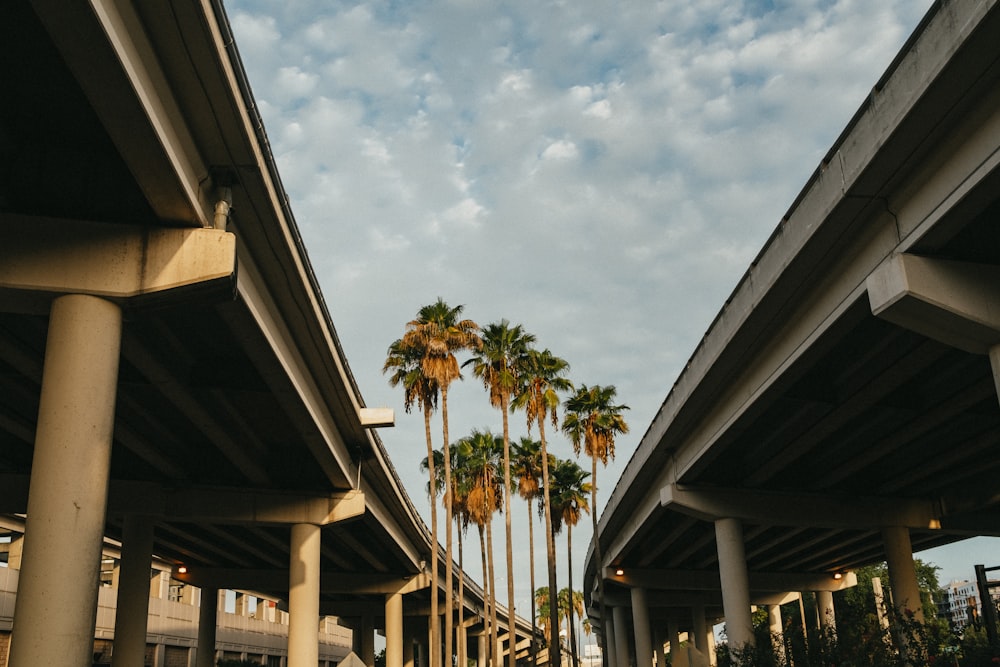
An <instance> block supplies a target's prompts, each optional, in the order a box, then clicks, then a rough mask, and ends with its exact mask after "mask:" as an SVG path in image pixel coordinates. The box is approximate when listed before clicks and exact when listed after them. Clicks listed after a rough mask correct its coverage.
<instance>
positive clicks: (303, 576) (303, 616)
mask: <svg viewBox="0 0 1000 667" xmlns="http://www.w3.org/2000/svg"><path fill="white" fill-rule="evenodd" d="M289 561H290V562H289V572H288V575H289V581H288V667H313V666H314V665H316V664H317V663H318V662H319V635H318V632H317V628H318V627H319V562H320V528H319V526H316V525H313V524H309V523H299V524H295V525H293V526H292V537H291V553H290V555H289Z"/></svg>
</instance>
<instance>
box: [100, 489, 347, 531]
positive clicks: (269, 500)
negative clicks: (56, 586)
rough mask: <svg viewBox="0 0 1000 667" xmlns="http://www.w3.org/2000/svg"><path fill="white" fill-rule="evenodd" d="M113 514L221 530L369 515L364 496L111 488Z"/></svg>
mask: <svg viewBox="0 0 1000 667" xmlns="http://www.w3.org/2000/svg"><path fill="white" fill-rule="evenodd" d="M108 512H109V513H111V514H123V515H125V514H144V515H147V516H152V517H154V518H158V519H166V520H182V521H194V522H208V523H217V524H256V525H285V524H296V523H308V524H313V525H317V526H326V525H329V524H333V523H338V522H340V521H346V520H348V519H354V518H357V517H360V516H362V515H363V514H364V513H365V494H364V493H362V492H361V491H345V492H341V493H330V494H305V493H278V492H268V491H249V490H245V489H228V488H163V487H160V486H158V485H152V484H144V483H130V482H112V484H111V495H110V497H109V501H108Z"/></svg>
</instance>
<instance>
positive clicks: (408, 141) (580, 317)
mask: <svg viewBox="0 0 1000 667" xmlns="http://www.w3.org/2000/svg"><path fill="white" fill-rule="evenodd" d="M923 4H924V5H925V6H917V5H918V3H913V2H911V1H910V0H886V2H878V3H872V2H867V1H864V0H803V1H802V2H796V3H769V2H749V1H748V2H744V3H735V2H731V1H729V0H695V1H692V2H685V3H653V2H634V3H624V4H621V3H620V4H617V5H614V4H609V3H595V2H588V1H579V2H555V1H553V2H537V1H535V0H532V1H530V2H529V1H528V0H515V1H513V2H509V3H485V2H474V1H471V0H469V1H465V0H461V1H460V0H452V1H451V2H446V1H443V0H442V1H438V2H426V3H388V2H374V1H372V2H327V1H326V0H299V1H297V2H293V3H282V4H278V5H275V4H274V3H265V2H262V1H261V0H228V2H227V8H228V11H229V12H230V16H231V21H232V25H233V31H234V33H235V36H236V40H237V44H238V46H239V48H240V51H241V53H242V55H243V58H244V61H245V64H246V68H247V71H248V74H249V78H250V81H251V84H252V86H253V90H254V93H255V96H256V98H257V100H258V102H259V104H260V107H261V109H262V114H263V117H264V121H265V124H266V127H267V131H268V135H269V136H270V137H271V141H272V148H273V150H274V153H275V155H276V156H277V160H278V165H279V169H280V171H281V174H282V179H283V182H284V184H285V187H286V188H287V190H288V192H289V195H290V198H291V201H292V208H293V210H294V212H295V215H296V219H297V221H298V224H299V226H300V227H301V229H302V233H303V236H304V239H305V242H306V247H307V248H308V250H309V254H310V256H311V258H312V261H313V264H314V266H315V269H316V272H317V275H318V277H319V280H320V282H321V284H322V287H323V290H324V293H325V296H326V299H327V302H328V304H329V307H330V310H331V313H332V316H333V320H334V322H335V324H336V326H337V329H338V333H339V336H340V338H341V340H342V342H343V346H344V348H345V350H346V353H347V358H348V362H349V363H350V366H351V368H352V371H353V373H354V375H355V376H356V378H357V380H358V383H359V385H360V388H361V391H362V393H363V395H364V397H365V400H366V401H367V402H368V404H370V405H388V406H393V407H395V408H396V410H397V424H398V425H397V427H396V428H395V429H393V430H392V431H391V432H384V433H383V434H382V435H383V437H384V438H385V439H386V441H387V445H388V447H389V450H390V451H391V452H392V456H393V462H394V463H395V465H396V467H397V468H398V469H399V471H400V474H401V476H402V478H403V481H404V484H405V485H406V488H407V490H408V492H409V493H410V495H411V497H412V498H414V500H415V502H416V504H417V505H418V506H419V507H421V508H423V507H425V499H424V493H423V483H424V482H423V480H422V476H421V475H420V474H419V471H418V470H417V462H418V461H419V457H422V456H423V454H422V453H421V452H422V450H423V448H424V444H423V432H422V422H421V420H420V419H419V416H407V415H405V414H404V412H403V409H402V405H401V396H400V395H399V392H398V391H396V390H394V389H391V388H389V387H388V385H387V384H386V382H385V379H384V378H383V377H382V376H381V374H380V369H381V367H382V362H383V361H384V354H385V350H386V347H387V346H388V344H389V342H391V341H392V340H393V339H394V338H397V337H398V336H399V335H400V334H401V333H402V328H403V324H404V323H405V322H406V321H407V320H409V319H410V318H412V316H413V315H414V314H415V313H416V311H417V309H418V308H419V307H421V306H422V305H424V304H426V303H430V302H432V301H433V300H434V299H436V298H437V297H438V296H441V297H443V298H444V299H445V300H446V301H448V302H449V303H455V304H457V303H462V304H465V305H466V314H467V315H468V316H469V317H471V318H473V319H475V320H477V321H480V322H481V323H486V322H491V321H497V320H499V319H501V318H508V319H510V320H512V321H515V322H520V323H523V324H524V326H525V327H526V328H527V329H528V330H529V331H531V332H533V333H535V334H536V335H537V336H538V339H539V342H540V344H541V345H543V346H545V347H549V348H551V349H552V351H553V352H554V353H556V354H558V355H560V356H563V357H565V358H566V359H567V360H568V361H570V363H571V364H572V369H573V370H572V375H573V378H574V380H575V381H577V382H582V383H586V384H614V385H615V386H616V387H617V388H618V396H619V398H620V399H621V401H622V402H624V403H626V404H629V405H630V406H631V407H632V410H631V411H630V413H629V421H630V423H631V425H632V433H631V434H630V435H629V436H627V437H625V438H623V439H622V440H621V442H619V445H618V447H619V454H618V458H617V460H616V462H615V463H613V464H612V465H611V466H610V467H609V469H608V470H606V471H604V470H602V471H601V473H600V478H599V480H598V481H599V486H600V498H599V502H601V503H603V500H605V499H606V498H607V496H608V495H609V494H610V492H611V489H612V487H613V483H614V480H615V479H617V477H618V474H619V473H620V471H621V469H622V468H623V466H624V464H625V462H627V460H628V457H629V456H630V454H631V452H632V450H633V449H634V447H635V446H636V444H637V443H638V441H639V439H640V438H641V436H642V433H643V432H644V431H645V430H646V427H647V426H648V424H649V423H650V421H651V420H652V417H653V415H654V414H655V412H656V410H657V409H658V408H659V406H660V404H661V402H662V401H663V399H664V397H665V396H666V394H667V392H668V391H669V389H670V387H671V385H672V384H673V381H674V379H675V378H676V377H677V375H678V373H679V372H680V371H681V370H682V369H683V367H684V364H685V362H686V361H687V359H688V357H689V355H690V354H691V353H692V352H693V350H694V348H695V345H696V344H697V342H698V341H699V340H700V338H701V337H702V335H703V334H704V332H705V330H706V328H707V327H708V326H709V324H710V323H711V321H712V319H713V318H714V316H715V314H716V313H717V312H718V310H719V308H720V307H721V305H722V303H723V301H724V300H725V298H726V297H727V296H728V295H729V293H730V292H731V291H732V289H733V287H734V286H735V284H736V282H737V281H738V280H739V278H740V276H741V275H742V274H743V272H744V271H745V270H746V268H747V266H748V264H749V262H750V260H751V259H752V258H753V257H754V255H756V253H757V252H758V250H759V249H760V247H761V245H762V244H763V242H764V241H765V240H766V238H767V237H768V235H769V234H770V232H771V230H772V229H773V228H774V227H775V225H776V224H777V223H778V220H779V219H780V217H781V215H782V214H783V213H784V212H785V210H786V209H787V208H788V206H789V205H790V204H791V202H792V201H793V199H794V198H795V195H796V194H797V192H798V191H799V189H800V188H801V187H802V186H803V184H804V183H805V182H806V179H807V178H808V176H809V174H810V173H811V172H812V170H813V169H814V167H815V166H816V164H817V163H818V161H819V159H820V158H821V156H822V155H823V153H824V152H825V151H826V150H827V149H828V148H829V146H830V144H831V143H832V141H833V140H834V139H835V137H836V136H837V135H838V134H839V132H840V131H841V129H842V128H843V126H844V125H845V123H846V122H847V121H848V120H849V118H850V117H851V115H852V114H853V112H854V110H855V109H856V108H857V107H858V106H859V105H860V104H861V102H862V101H863V99H864V97H865V95H866V94H867V91H868V90H869V89H870V88H871V86H872V85H873V84H874V82H875V81H876V80H877V79H878V77H879V76H880V75H881V74H882V72H883V71H884V69H885V68H886V67H887V66H888V64H889V63H890V61H891V59H892V57H893V56H894V55H895V52H896V51H897V50H898V48H899V47H900V45H901V44H902V42H903V40H904V39H905V37H906V36H907V35H908V34H909V32H910V31H911V30H912V29H913V27H914V26H915V25H916V24H917V22H918V20H919V19H920V17H921V15H922V13H923V12H924V11H925V10H926V5H929V4H930V3H929V0H927V1H926V2H925V3H923ZM450 414H451V418H452V423H451V429H450V430H451V433H452V434H454V435H455V436H456V437H458V436H460V435H462V434H464V433H465V432H467V431H468V430H471V428H473V427H480V428H482V427H491V428H493V429H494V430H495V431H498V430H499V416H498V415H497V414H496V413H495V411H493V410H492V409H491V408H490V407H489V405H488V403H487V402H486V399H485V396H484V394H483V392H482V390H481V389H480V387H479V386H478V385H477V383H476V382H475V381H472V380H469V381H467V382H463V383H461V384H460V385H459V386H458V387H456V388H455V389H454V390H453V392H452V395H451V405H450ZM511 423H512V424H513V425H514V428H515V435H521V434H523V426H522V419H521V418H520V417H516V418H514V419H512V421H511ZM435 435H436V436H437V435H438V433H437V431H435ZM553 439H554V444H553V448H554V451H555V453H556V454H557V455H559V456H560V457H567V456H570V449H569V446H568V444H567V443H566V442H565V440H564V439H563V438H562V437H561V436H559V435H557V434H553ZM436 444H437V445H438V446H439V445H440V442H439V437H438V440H437V441H436ZM515 511H516V510H515ZM515 516H519V514H515ZM588 538H589V533H588V531H587V530H586V528H585V527H583V528H581V533H580V535H579V537H578V538H576V539H575V540H574V543H575V544H577V545H578V546H579V547H580V549H581V550H582V549H583V548H585V546H586V544H587V540H588ZM581 569H582V568H581Z"/></svg>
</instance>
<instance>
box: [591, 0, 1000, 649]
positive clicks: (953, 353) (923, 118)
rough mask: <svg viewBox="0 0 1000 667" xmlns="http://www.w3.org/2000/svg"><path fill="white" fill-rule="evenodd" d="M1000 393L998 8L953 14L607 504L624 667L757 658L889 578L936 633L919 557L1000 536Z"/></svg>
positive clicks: (611, 633)
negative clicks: (691, 643)
mask: <svg viewBox="0 0 1000 667" xmlns="http://www.w3.org/2000/svg"><path fill="white" fill-rule="evenodd" d="M803 94H808V93H807V92H806V91H803ZM998 378H1000V8H998V6H997V3H996V2H965V1H956V2H938V3H935V4H934V6H933V7H932V8H931V10H930V12H929V13H928V15H927V16H926V17H925V19H924V21H923V22H922V23H921V25H920V26H919V28H918V29H917V31H916V32H915V34H914V35H913V36H912V37H911V38H910V40H909V41H908V42H907V43H906V45H905V46H904V48H903V49H902V51H901V52H900V53H899V55H898V57H897V58H896V60H895V61H894V62H893V63H892V65H891V66H890V67H889V69H888V71H887V72H886V73H885V75H884V76H883V77H882V78H881V79H880V80H879V81H877V82H876V83H875V85H874V87H873V89H872V91H871V94H870V95H869V97H868V99H866V100H865V102H864V104H863V105H862V107H861V108H860V109H859V110H858V112H857V114H856V115H855V116H854V118H853V119H852V120H851V122H850V123H849V124H848V126H847V127H846V128H845V129H844V131H843V133H842V134H841V135H840V137H839V138H838V139H837V141H836V143H835V144H834V145H833V146H832V147H831V149H830V150H829V152H828V153H827V155H826V156H825V157H824V159H823V161H822V163H821V164H820V165H819V166H818V167H817V169H816V171H815V172H814V173H813V175H812V176H811V178H810V179H809V181H808V183H807V184H806V186H805V188H804V189H803V190H802V191H801V194H800V195H799V196H798V198H797V199H796V200H795V201H794V202H793V203H792V205H791V207H790V208H789V210H788V213H787V214H786V216H785V217H784V218H783V219H782V220H781V221H780V224H779V225H778V227H777V228H776V229H775V231H774V233H773V234H772V236H771V238H770V239H769V240H768V241H767V244H766V245H765V247H764V248H763V249H762V250H761V252H760V254H759V255H758V256H757V257H756V259H755V260H754V261H753V263H752V264H751V266H750V267H749V269H748V270H747V272H746V274H745V275H744V276H743V278H742V280H741V281H740V283H739V284H738V285H737V286H736V288H735V290H734V291H733V293H732V295H731V297H730V298H729V299H728V300H727V301H726V303H725V304H724V305H723V306H722V309H721V310H720V312H719V314H718V316H717V317H716V319H715V321H714V322H713V324H712V325H711V328H710V329H709V331H708V332H707V333H706V334H705V336H704V338H703V340H702V341H701V343H700V344H699V345H698V347H697V349H696V350H695V351H694V353H693V354H692V356H691V357H690V361H689V362H688V364H687V366H686V367H685V368H684V370H683V372H682V373H681V374H680V376H679V377H678V378H677V380H676V382H675V383H674V385H673V387H672V389H670V391H669V394H668V395H667V397H666V400H665V401H664V403H663V405H662V407H661V408H660V410H659V411H658V413H657V415H656V417H655V418H654V420H653V422H652V423H651V424H650V426H649V428H648V430H647V431H646V433H645V435H644V436H643V438H642V440H641V442H640V444H639V446H638V448H637V450H636V452H635V454H634V456H633V457H632V459H631V461H630V462H629V463H628V465H627V467H626V469H625V471H624V473H623V475H622V477H621V479H620V480H619V482H618V485H617V487H616V488H615V490H614V492H613V494H612V495H611V497H610V499H609V502H608V504H607V507H606V509H605V510H604V512H603V514H602V516H601V518H600V523H599V530H598V536H597V540H599V542H594V543H592V544H591V548H590V553H589V557H588V560H587V564H586V572H585V578H586V579H585V591H586V596H587V604H588V607H589V612H590V613H591V615H592V618H593V619H594V621H595V623H596V624H600V625H602V626H603V631H604V642H605V648H606V651H605V652H606V654H608V656H607V657H608V658H609V662H610V664H612V665H617V666H618V667H625V665H626V664H628V663H627V661H628V660H630V659H632V658H634V661H635V662H634V664H636V665H639V666H640V667H642V666H644V665H645V666H648V665H649V664H650V660H651V656H652V655H653V652H654V650H655V649H654V647H662V645H663V642H664V641H669V642H671V644H672V645H673V646H677V643H676V642H677V636H678V633H679V632H683V631H689V632H691V633H692V634H691V636H692V637H693V638H694V640H695V643H696V644H697V648H699V649H701V651H702V652H703V653H707V652H708V649H709V647H708V641H707V640H706V634H707V633H708V632H710V628H711V625H712V623H715V622H717V621H724V622H725V625H726V632H727V635H728V639H729V641H730V642H731V643H734V644H735V645H740V644H744V643H746V642H749V641H751V640H752V634H751V615H750V609H751V605H752V604H756V605H773V604H780V602H781V601H783V600H785V599H787V594H788V593H790V592H797V591H816V592H817V599H818V600H819V603H820V608H821V610H824V611H826V610H829V609H831V605H832V593H833V592H834V591H836V590H837V589H839V588H841V587H843V586H845V585H848V584H849V583H850V577H849V576H844V575H846V574H847V573H849V572H850V571H851V570H852V569H854V568H857V567H859V566H863V565H868V564H873V563H878V562H881V561H887V562H888V565H889V571H890V578H891V587H892V591H893V594H894V604H895V605H896V606H897V607H898V608H904V607H906V608H910V609H919V597H918V596H919V593H918V590H917V587H916V580H915V576H914V571H913V562H912V557H911V555H912V553H913V552H914V551H920V550H923V549H927V548H930V547H935V546H939V545H943V544H948V543H950V542H954V541H957V540H961V539H964V538H967V537H970V536H976V535H1000V474H998V472H1000V458H998V456H997V451H998V445H1000V402H998V399H997V389H998ZM598 547H599V548H598ZM970 567H971V564H970ZM835 577H840V578H835ZM602 593H603V597H602Z"/></svg>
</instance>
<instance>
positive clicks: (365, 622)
mask: <svg viewBox="0 0 1000 667" xmlns="http://www.w3.org/2000/svg"><path fill="white" fill-rule="evenodd" d="M358 634H359V635H360V641H359V643H358V657H359V658H361V660H362V661H363V662H364V663H365V664H366V665H368V667H372V666H373V665H374V664H375V618H374V617H373V616H372V615H371V613H369V612H365V613H363V614H361V629H360V630H358ZM386 667H388V665H387V666H386Z"/></svg>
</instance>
